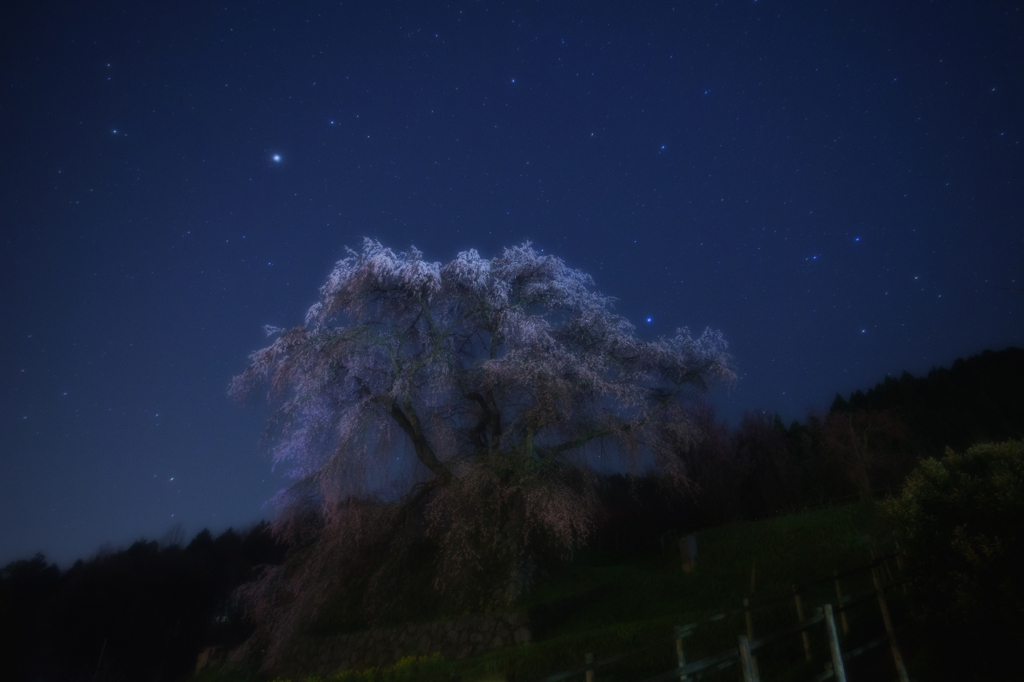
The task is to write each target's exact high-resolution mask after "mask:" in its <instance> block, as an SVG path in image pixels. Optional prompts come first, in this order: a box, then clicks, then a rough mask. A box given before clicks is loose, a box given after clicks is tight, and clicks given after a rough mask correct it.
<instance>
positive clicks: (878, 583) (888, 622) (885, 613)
mask: <svg viewBox="0 0 1024 682" xmlns="http://www.w3.org/2000/svg"><path fill="white" fill-rule="evenodd" d="M878 573H879V571H878V564H877V562H875V561H872V562H871V578H872V580H874V581H875V592H876V593H877V594H878V608H879V609H881V611H882V622H883V623H885V632H886V634H888V635H889V646H891V647H892V660H893V661H894V662H895V663H896V672H898V673H899V676H900V682H910V678H909V677H908V676H907V669H906V668H905V667H904V666H903V656H902V655H901V654H900V648H899V646H898V645H897V644H896V635H895V633H894V632H893V628H892V619H891V618H889V605H888V604H886V602H885V590H883V589H882V578H881V576H880V575H879V574H878Z"/></svg>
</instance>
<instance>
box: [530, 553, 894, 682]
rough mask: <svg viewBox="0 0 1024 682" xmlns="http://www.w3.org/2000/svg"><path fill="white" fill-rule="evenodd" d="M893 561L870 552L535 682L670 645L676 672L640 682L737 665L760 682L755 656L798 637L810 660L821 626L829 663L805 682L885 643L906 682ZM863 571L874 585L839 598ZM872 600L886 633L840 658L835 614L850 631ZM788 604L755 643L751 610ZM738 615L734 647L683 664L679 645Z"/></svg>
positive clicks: (589, 681)
mask: <svg viewBox="0 0 1024 682" xmlns="http://www.w3.org/2000/svg"><path fill="white" fill-rule="evenodd" d="M893 557H895V558H896V560H897V563H900V558H899V555H898V554H897V553H893V554H888V555H886V556H881V557H876V553H875V551H874V550H872V561H871V563H870V564H867V565H865V566H861V567H859V568H855V569H853V570H850V571H845V572H843V573H839V572H838V571H833V572H832V577H830V578H825V579H822V580H819V581H816V582H813V583H807V584H805V585H802V586H800V585H793V587H792V594H791V596H787V597H784V598H781V599H774V600H771V601H766V602H763V603H760V604H758V605H756V606H751V604H750V601H749V600H748V599H744V600H743V606H742V607H740V608H735V609H730V610H727V611H723V612H721V613H718V614H715V615H713V616H708V617H707V618H702V619H701V620H698V621H695V622H692V623H688V624H686V625H677V626H675V628H674V630H675V632H674V634H673V636H672V637H670V638H663V639H659V640H655V641H653V642H649V643H648V644H646V645H644V646H641V647H638V648H635V649H631V650H629V651H625V652H621V653H618V654H614V655H612V656H608V657H605V658H602V659H600V660H596V661H595V660H594V656H593V654H590V653H588V654H586V656H585V657H584V663H583V665H582V666H580V667H577V668H573V669H571V670H566V671H563V672H560V673H556V674H554V675H550V676H548V677H545V678H542V679H539V680H536V681H535V682H561V681H562V680H566V679H568V678H570V677H573V676H575V675H580V674H583V675H585V679H586V682H594V671H595V670H597V669H598V668H601V667H603V666H606V665H609V664H611V663H615V662H616V661H619V660H621V659H624V658H626V657H628V656H632V655H634V654H637V653H639V652H642V651H645V650H647V649H650V648H652V647H656V646H664V645H665V644H666V643H667V642H670V641H673V640H674V641H675V645H676V667H675V668H674V669H672V670H668V671H666V672H664V673H661V674H659V675H656V676H654V677H651V678H648V679H646V680H644V681H643V682H669V681H670V680H679V681H680V682H690V681H691V680H697V679H700V678H701V677H703V676H704V675H706V674H708V673H710V672H713V671H716V670H721V669H723V668H726V667H729V666H732V665H734V664H737V663H738V664H739V665H740V668H741V670H742V673H743V679H744V681H745V682H760V679H761V677H760V672H759V670H758V666H757V655H756V652H757V651H760V650H763V649H765V648H766V647H768V646H770V645H772V644H775V643H776V642H779V641H782V640H784V639H787V638H789V637H792V636H794V635H796V634H798V633H799V634H800V635H801V639H802V640H803V649H804V656H805V657H806V659H807V660H808V661H809V660H811V647H810V639H809V637H808V631H809V630H810V629H811V628H813V627H817V626H820V625H823V626H824V627H825V631H826V635H827V638H828V642H829V652H830V658H831V660H829V661H828V662H827V663H826V664H825V670H824V671H823V672H822V673H820V674H819V675H817V676H816V677H814V678H812V679H811V680H810V681H809V682H823V681H824V680H827V679H830V678H832V677H835V679H836V680H837V681H838V682H846V670H845V664H846V663H847V662H849V661H850V660H852V659H854V658H856V657H858V656H860V655H861V654H863V653H865V652H867V651H869V650H871V649H874V648H875V647H877V646H879V645H880V644H883V643H885V642H888V644H889V647H890V649H891V650H892V657H893V662H894V663H895V666H896V672H897V674H898V675H899V678H900V681H901V682H909V677H908V676H907V670H906V667H905V666H904V664H903V657H902V654H901V653H900V649H899V646H898V645H897V643H896V630H895V629H894V628H893V623H892V619H891V618H890V615H889V606H888V602H887V600H886V597H885V591H886V589H889V588H892V587H897V586H901V585H902V586H904V589H905V585H904V583H903V582H902V581H895V580H893V576H892V573H891V571H890V567H889V563H888V561H889V559H891V558H893ZM866 571H871V576H872V582H873V583H874V586H873V587H872V588H869V589H866V590H863V591H861V592H857V593H854V594H845V595H844V594H843V590H842V583H841V581H842V579H844V578H848V577H850V576H852V575H855V574H858V573H863V572H866ZM752 573H753V567H752ZM885 578H888V580H885ZM751 582H752V583H753V575H752V577H751ZM827 582H832V583H834V585H835V590H836V601H835V602H834V603H827V604H823V605H821V606H818V607H815V608H814V609H813V612H814V613H813V615H811V616H810V617H805V614H804V605H803V598H802V597H803V594H805V593H806V591H807V589H808V588H810V587H813V586H816V585H820V584H823V583H827ZM872 598H874V599H877V601H878V608H879V611H880V612H881V615H882V622H883V624H884V625H885V634H883V635H881V636H880V637H877V638H875V639H873V640H871V641H870V642H868V643H867V644H865V645H863V646H861V647H858V648H856V649H854V650H852V651H848V652H845V653H844V652H843V651H842V648H841V646H840V642H839V634H838V630H837V628H836V623H835V614H836V612H837V611H838V612H839V614H840V623H841V627H842V630H843V634H847V633H848V632H849V622H848V619H847V617H846V614H847V612H848V611H849V610H850V609H851V608H852V607H854V606H855V605H858V604H861V603H863V602H866V601H868V600H871V599H872ZM789 599H793V601H794V606H795V607H796V615H797V622H796V623H795V624H793V625H791V626H789V627H786V628H782V629H780V630H776V631H775V632H772V633H770V634H767V635H764V636H761V637H760V638H755V637H754V629H753V611H754V610H761V609H764V608H768V607H770V606H774V605H776V604H778V603H780V602H783V601H788V600H789ZM741 613H742V614H744V619H745V625H746V631H747V632H746V634H743V635H739V636H738V638H737V646H736V647H734V648H731V649H728V650H725V651H721V652H719V653H716V654H713V655H711V656H706V657H704V658H702V659H700V660H698V661H694V662H692V663H687V662H686V654H685V647H684V640H685V639H686V638H687V637H689V636H690V635H692V634H694V633H695V632H696V630H697V628H698V627H700V626H701V625H706V624H708V623H712V622H715V621H722V620H725V619H726V618H729V617H731V616H736V615H738V614H741Z"/></svg>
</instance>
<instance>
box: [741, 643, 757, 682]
mask: <svg viewBox="0 0 1024 682" xmlns="http://www.w3.org/2000/svg"><path fill="white" fill-rule="evenodd" d="M740 666H741V667H742V668H743V682H761V678H759V677H758V675H757V672H755V671H754V665H753V663H752V662H751V660H750V640H748V639H747V636H746V635H740Z"/></svg>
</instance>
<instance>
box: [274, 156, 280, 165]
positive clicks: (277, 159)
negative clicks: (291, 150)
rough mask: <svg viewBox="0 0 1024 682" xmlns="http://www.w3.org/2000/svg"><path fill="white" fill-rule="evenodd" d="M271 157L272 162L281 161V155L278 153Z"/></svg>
mask: <svg viewBox="0 0 1024 682" xmlns="http://www.w3.org/2000/svg"><path fill="white" fill-rule="evenodd" d="M273 159H274V163H281V155H280V154H274V156H273Z"/></svg>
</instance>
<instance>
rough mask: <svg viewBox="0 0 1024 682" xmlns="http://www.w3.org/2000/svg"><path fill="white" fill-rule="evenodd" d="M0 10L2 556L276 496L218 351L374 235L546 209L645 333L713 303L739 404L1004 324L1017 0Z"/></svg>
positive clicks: (551, 0) (550, 226)
mask: <svg viewBox="0 0 1024 682" xmlns="http://www.w3.org/2000/svg"><path fill="white" fill-rule="evenodd" d="M4 11H5V12H10V11H12V10H11V9H7V10H4ZM15 11H17V12H19V14H6V15H4V16H2V17H0V25H2V26H3V28H2V29H0V30H2V32H3V35H2V45H0V50H2V52H0V54H2V60H0V73H2V82H0V85H2V90H0V93H2V94H0V122H2V125H3V139H4V144H3V146H2V148H0V155H2V160H3V163H2V165H0V173H2V175H3V177H2V182H0V192H2V202H0V211H2V213H0V221H2V222H0V227H2V241H0V244H2V249H0V292H2V294H0V306H2V308H0V319H2V320H3V322H4V325H5V333H4V334H3V337H2V342H0V343H2V349H0V350H2V352H0V371H2V377H3V379H2V381H0V417H2V421H0V424H2V426H0V519H2V520H3V522H2V523H0V565H2V564H4V563H6V562H7V561H10V560H13V559H15V558H23V557H27V556H29V555H31V554H32V553H33V552H35V551H39V550H42V551H44V552H45V553H46V554H47V555H48V556H49V557H50V558H51V559H54V560H57V561H58V562H60V563H61V565H62V566H66V565H68V563H69V562H70V561H73V560H74V559H75V558H77V557H81V556H87V555H89V554H91V553H93V552H95V550H96V549H97V547H98V546H99V545H100V544H101V543H103V542H106V541H109V542H111V543H113V544H114V545H115V546H120V545H124V544H127V543H129V542H131V541H132V540H135V539H138V538H139V537H142V536H145V537H148V538H159V537H160V536H161V535H163V534H164V532H166V531H167V530H168V528H169V527H170V526H172V524H174V523H176V522H181V523H182V524H183V526H184V530H185V532H186V533H187V534H189V535H191V534H194V533H195V532H197V531H199V530H200V529H202V528H203V527H210V528H211V529H212V530H223V529H224V528H226V527H227V526H228V525H235V526H236V527H238V526H242V525H246V524H248V523H251V522H254V521H256V520H258V519H259V518H261V517H264V516H266V515H268V513H269V510H265V509H262V508H261V505H262V504H263V502H264V501H265V500H267V499H268V498H269V497H270V496H271V495H272V494H273V493H274V492H275V491H276V490H277V489H278V488H280V487H281V485H282V482H281V481H280V480H279V477H278V476H276V475H274V474H272V473H271V472H270V464H269V461H268V460H267V459H266V458H265V457H261V455H260V454H259V453H260V450H259V447H258V446H259V437H260V435H261V432H262V426H263V420H264V418H265V416H266V414H265V410H264V409H261V408H260V407H259V405H258V404H257V405H253V406H249V407H240V406H238V405H236V404H234V403H233V402H231V401H230V400H229V399H228V398H227V396H226V389H227V385H228V382H229V381H230V379H231V377H232V376H233V375H234V374H237V373H239V372H240V371H241V370H242V369H243V368H244V367H245V365H246V358H247V355H248V353H249V352H250V351H252V350H254V349H256V348H259V347H262V346H263V345H265V344H266V340H265V338H264V337H263V334H262V327H263V325H264V324H274V325H280V326H289V325H293V324H297V323H300V322H301V320H302V318H303V315H304V313H305V311H306V309H307V307H308V306H309V305H310V304H311V303H313V302H314V300H315V298H316V294H317V289H318V287H319V286H320V284H321V283H322V282H323V280H324V279H325V277H326V275H327V274H328V272H329V271H330V268H331V266H332V264H333V262H334V261H335V260H337V259H338V258H340V257H341V256H342V255H343V246H344V245H346V244H347V245H349V246H354V247H357V246H359V244H360V242H361V239H362V237H363V236H370V237H374V238H377V239H380V240H381V241H383V242H384V243H385V244H387V245H389V246H392V247H393V248H396V249H405V248H407V247H408V246H409V245H411V244H414V245H415V246H417V247H418V248H420V249H421V250H422V251H423V252H424V253H425V255H426V256H427V257H428V258H429V259H431V260H440V261H447V260H449V259H451V258H452V257H454V255H455V254H456V253H457V252H458V251H460V250H463V249H466V248H470V247H473V248H476V249H478V250H479V251H480V252H481V253H482V254H483V255H487V256H492V255H496V254H498V253H499V252H500V249H501V248H502V247H503V246H508V245H513V244H517V243H521V242H523V241H524V240H526V239H530V240H532V241H533V242H534V243H535V244H536V245H537V246H538V247H540V248H544V249H545V250H546V252H547V253H551V254H554V255H557V256H559V257H561V258H563V259H565V260H566V261H567V262H568V263H569V264H570V265H572V266H575V267H578V268H580V269H583V270H585V271H587V272H590V273H591V274H592V275H593V276H594V278H595V279H596V281H597V284H598V287H599V288H600V290H602V291H603V292H604V293H606V294H609V295H613V296H616V297H618V298H619V304H618V311H619V312H621V313H622V314H624V315H626V316H627V317H628V318H629V319H631V320H632V321H633V322H634V323H635V324H636V325H637V327H638V331H639V333H641V334H643V335H644V336H650V337H653V336H655V335H657V334H660V333H669V332H671V331H672V330H673V329H674V328H675V327H676V326H679V325H688V326H690V327H691V328H693V329H694V330H695V331H700V330H701V329H703V328H704V327H705V326H706V325H710V326H712V327H715V328H720V329H722V330H723V332H724V333H725V335H726V337H727V339H728V340H729V342H730V345H731V347H730V350H731V352H732V354H733V355H734V357H735V360H736V365H737V367H738V373H739V380H738V382H737V384H736V385H735V387H733V388H732V389H731V390H729V391H724V390H721V391H716V392H715V393H714V394H713V396H712V397H713V399H714V401H715V402H716V404H717V405H718V408H719V413H720V415H722V416H724V417H727V418H728V419H729V420H730V422H732V423H735V422H736V421H737V418H738V416H739V415H740V414H741V413H742V412H743V411H744V410H749V409H754V408H764V409H768V410H775V411H778V412H780V413H781V414H782V415H783V417H784V418H785V419H786V420H787V421H789V420H790V419H793V418H802V417H803V415H804V414H805V410H806V409H807V408H809V407H813V408H818V409H826V408H827V407H828V405H829V404H830V403H831V401H832V398H833V397H834V396H835V394H836V392H843V393H844V394H845V393H848V392H849V391H851V390H855V389H857V388H867V387H868V386H870V385H873V384H874V383H875V382H877V381H879V380H881V379H882V378H884V376H885V375H886V373H893V374H898V373H900V372H902V371H903V370H908V371H910V372H912V373H914V374H920V373H924V372H926V371H927V370H928V369H930V368H931V367H933V366H937V365H946V364H949V363H950V362H951V361H952V360H953V359H955V358H956V357H958V356H967V355H971V354H974V353H977V352H980V351H982V350H983V349H986V348H991V349H1001V348H1004V347H1006V346H1008V345H1018V346H1019V345H1022V344H1024V325H1022V306H1021V303H1022V301H1024V296H1022V295H1021V293H1020V289H1021V287H1022V279H1024V229H1022V220H1021V217H1022V210H1024V206H1022V204H1024V187H1022V180H1024V167H1022V160H1024V145H1022V144H1021V141H1022V139H1024V126H1022V124H1024V89H1022V88H1024V77H1022V76H1024V16H1022V15H1024V11H1022V9H1021V3H1019V2H994V1H993V2H985V3H980V2H954V3H951V2H910V3H901V4H900V5H899V6H898V7H897V6H895V5H894V3H892V2H891V0H890V1H887V2H864V1H861V0H858V1H857V2H851V1H844V2H835V1H823V2H817V1H816V2H795V1H790V2H778V1H774V0H759V1H757V2H755V1H753V0H743V1H728V0H727V1H720V2H717V3H716V2H713V1H710V2H707V1H701V2H675V3H671V2H669V3H661V2H642V3H636V4H635V5H632V6H631V5H628V4H626V3H603V4H602V3H592V2H572V3H569V2H557V1H555V0H545V1H544V2H507V3H503V4H502V3H497V2H471V1H462V2H459V1H455V2H451V3H449V4H447V5H445V4H443V3H435V2H384V1H379V0H375V1H373V2H366V3H359V2H343V3H338V2H334V3H298V2H280V3H259V4H258V3H254V2H249V3H237V2H230V3H222V4H218V5H216V6H212V5H210V4H209V3H195V4H189V3H123V2H122V3H117V2H111V3H103V4H102V5H100V4H99V3H84V2H74V3H68V4H64V5H58V4H56V3H22V4H21V6H19V7H18V8H17V9H16V10H15ZM275 155H278V158H279V159H280V160H279V161H275ZM1014 289H1016V291H1014ZM648 317H650V318H651V322H650V323H648V322H646V320H647V318H648Z"/></svg>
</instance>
